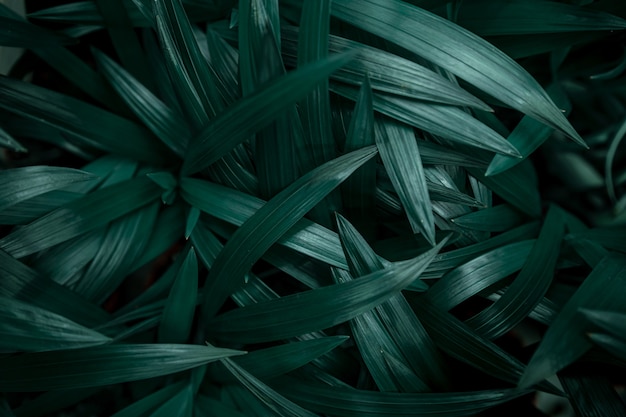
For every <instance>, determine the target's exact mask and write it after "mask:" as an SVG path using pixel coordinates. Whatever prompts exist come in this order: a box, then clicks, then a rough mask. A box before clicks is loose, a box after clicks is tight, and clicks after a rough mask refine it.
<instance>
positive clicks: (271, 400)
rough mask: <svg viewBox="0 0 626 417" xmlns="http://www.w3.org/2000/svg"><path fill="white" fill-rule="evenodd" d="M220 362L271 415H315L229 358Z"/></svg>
mask: <svg viewBox="0 0 626 417" xmlns="http://www.w3.org/2000/svg"><path fill="white" fill-rule="evenodd" d="M221 362H222V364H223V365H224V366H225V367H226V369H228V370H229V371H230V372H231V373H232V374H233V375H234V376H235V378H237V379H238V380H239V382H240V383H241V384H242V385H243V386H244V387H246V389H248V390H249V391H250V392H251V393H252V394H254V395H255V396H256V397H257V398H258V399H259V400H260V401H262V402H263V404H264V405H265V406H266V407H268V408H269V409H270V410H272V414H273V415H275V416H278V417H315V414H313V413H312V412H310V411H308V410H305V409H304V408H302V407H300V406H298V405H296V404H294V403H292V402H291V401H289V400H288V399H286V398H285V397H283V396H282V395H280V394H279V393H278V392H276V391H274V390H273V389H272V388H270V387H269V386H267V385H266V384H264V383H263V382H261V381H259V380H258V379H257V378H256V377H254V376H253V375H251V374H250V373H249V372H247V371H246V370H245V369H242V368H241V367H240V366H239V365H237V364H236V363H235V362H233V361H231V360H229V359H223V360H222V361H221Z"/></svg>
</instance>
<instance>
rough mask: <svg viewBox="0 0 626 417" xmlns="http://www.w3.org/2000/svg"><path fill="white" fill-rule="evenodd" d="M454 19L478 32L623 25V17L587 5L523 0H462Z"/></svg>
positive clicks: (574, 29) (519, 32) (596, 28)
mask: <svg viewBox="0 0 626 417" xmlns="http://www.w3.org/2000/svg"><path fill="white" fill-rule="evenodd" d="M457 23H458V24H459V25H461V26H463V27H465V28H466V29H468V30H470V31H472V32H474V33H476V34H478V35H480V36H493V35H522V34H534V33H559V32H586V31H599V30H607V31H609V30H610V31H613V30H620V29H624V28H625V27H626V21H624V20H623V19H620V18H619V17H616V16H612V15H610V14H608V13H602V12H599V11H596V10H593V9H590V8H587V7H582V6H579V5H574V4H563V3H557V2H555V1H540V2H537V1H527V0H509V1H506V2H498V3H493V2H491V1H488V0H469V1H465V2H464V3H463V5H462V6H461V7H459V14H458V17H457Z"/></svg>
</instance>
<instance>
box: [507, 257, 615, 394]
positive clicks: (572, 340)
mask: <svg viewBox="0 0 626 417" xmlns="http://www.w3.org/2000/svg"><path fill="white" fill-rule="evenodd" d="M624 291H626V258H624V257H623V256H621V255H609V256H607V257H606V258H604V260H603V261H602V262H600V263H599V264H598V265H597V266H596V267H595V268H594V269H593V270H592V271H591V273H590V274H589V276H587V278H586V279H585V280H584V281H583V283H582V285H581V286H580V287H578V290H576V293H574V295H573V296H572V297H571V298H570V299H569V301H568V302H567V303H566V304H565V306H563V308H562V309H561V311H560V312H559V314H558V316H557V317H556V319H555V320H554V322H552V325H551V326H550V327H549V328H548V331H547V332H546V334H545V336H544V337H543V339H542V340H541V343H540V344H539V347H538V348H537V351H536V352H535V354H534V355H533V357H532V358H531V360H530V363H529V364H528V367H527V368H526V372H524V375H523V377H522V379H521V380H520V382H519V385H520V386H522V387H526V386H529V385H531V384H533V383H536V382H538V381H541V380H542V379H544V378H547V377H549V376H551V375H553V374H554V373H556V372H558V371H560V370H561V369H563V368H564V367H566V366H567V365H569V364H570V363H572V362H573V361H575V360H576V359H578V358H579V357H580V356H582V355H583V354H584V353H585V352H586V351H587V350H589V348H590V347H591V342H590V341H589V340H588V339H587V338H586V336H585V333H584V331H585V326H586V324H585V321H584V320H577V319H576V317H577V314H578V311H579V310H580V309H583V308H584V309H602V310H610V311H616V312H623V311H624V303H623V300H622V294H624Z"/></svg>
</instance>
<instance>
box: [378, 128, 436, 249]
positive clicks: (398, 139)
mask: <svg viewBox="0 0 626 417" xmlns="http://www.w3.org/2000/svg"><path fill="white" fill-rule="evenodd" d="M375 127H376V147H377V148H378V151H379V153H380V157H381V159H382V161H383V165H384V166H385V170H386V171H387V173H388V174H389V178H390V179H391V182H392V184H393V186H394V188H395V190H396V192H397V193H398V195H399V196H400V201H401V202H402V206H403V208H404V210H405V212H406V214H407V216H408V218H409V223H410V224H411V229H412V230H413V233H422V234H423V235H424V237H425V238H426V240H427V241H428V242H429V243H430V244H431V245H435V219H434V216H433V208H432V205H431V203H430V196H429V194H428V186H427V185H426V177H425V174H424V168H423V167H422V160H421V158H420V153H419V148H418V147H417V141H416V139H415V134H414V132H413V129H412V128H410V127H408V126H406V125H401V124H399V123H395V122H392V121H388V120H386V121H384V122H380V123H377V124H375Z"/></svg>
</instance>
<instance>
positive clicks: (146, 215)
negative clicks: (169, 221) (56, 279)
mask: <svg viewBox="0 0 626 417" xmlns="http://www.w3.org/2000/svg"><path fill="white" fill-rule="evenodd" d="M159 207H160V204H159V203H158V202H155V203H152V204H150V205H149V206H147V207H145V208H142V209H140V210H137V211H135V212H133V213H129V214H127V215H125V216H124V217H122V218H119V219H116V220H114V221H112V222H111V223H110V224H109V226H108V228H107V231H106V233H105V234H104V236H103V238H102V241H101V242H100V246H99V247H98V251H97V252H96V253H95V255H94V257H93V260H92V261H91V263H90V264H89V266H88V267H87V269H86V271H85V273H84V274H83V275H82V277H81V279H80V280H79V281H78V283H76V285H75V286H74V290H75V291H76V292H77V293H79V294H81V295H82V296H83V297H85V298H87V299H88V300H92V301H94V302H95V303H96V304H100V303H103V302H104V301H105V300H106V299H107V298H108V297H109V296H110V295H111V294H112V293H113V292H114V291H115V290H116V289H117V288H118V287H119V286H120V285H121V284H122V282H123V281H124V279H125V278H126V276H127V275H128V274H129V273H130V272H131V271H132V270H133V268H134V264H135V262H136V261H137V260H138V259H139V257H140V256H141V254H142V252H143V250H144V248H145V247H146V245H147V244H148V242H147V240H146V236H149V234H150V232H151V230H152V229H153V228H154V224H155V222H156V219H157V215H158V212H159Z"/></svg>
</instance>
